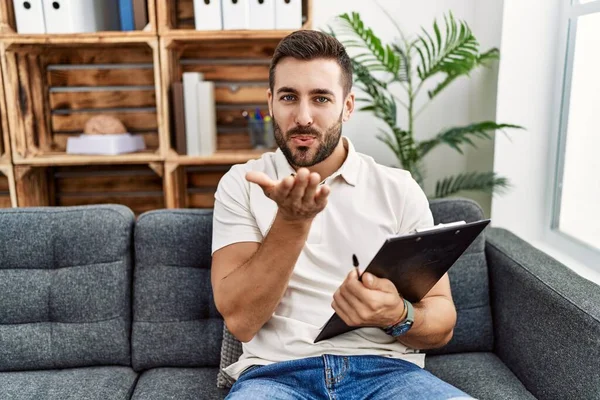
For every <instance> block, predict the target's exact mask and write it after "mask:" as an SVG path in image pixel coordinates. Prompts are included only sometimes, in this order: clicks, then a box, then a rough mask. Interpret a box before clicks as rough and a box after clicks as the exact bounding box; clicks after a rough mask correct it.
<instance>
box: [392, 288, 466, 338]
mask: <svg viewBox="0 0 600 400" xmlns="http://www.w3.org/2000/svg"><path fill="white" fill-rule="evenodd" d="M414 309H415V314H414V318H415V321H414V324H413V326H412V328H411V329H410V331H408V332H407V333H406V334H405V335H402V336H400V337H399V338H398V341H399V342H400V343H402V344H404V345H406V346H408V347H410V348H413V349H419V350H425V349H434V348H438V347H442V346H444V345H445V344H446V343H448V342H449V341H450V339H451V338H452V332H453V330H454V325H455V324H456V309H455V308H454V304H453V303H452V301H450V300H449V299H448V298H446V297H443V296H432V297H428V298H425V299H423V300H421V301H420V302H418V303H415V304H414Z"/></svg>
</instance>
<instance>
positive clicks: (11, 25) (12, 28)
mask: <svg viewBox="0 0 600 400" xmlns="http://www.w3.org/2000/svg"><path fill="white" fill-rule="evenodd" d="M147 11H148V24H147V25H146V26H145V27H144V29H142V30H137V31H100V32H91V33H70V34H61V35H54V34H35V35H33V34H19V33H18V32H17V24H16V20H15V9H14V4H13V1H12V0H4V1H1V2H0V37H10V38H13V37H17V39H18V40H20V39H21V38H22V39H25V40H44V39H51V40H52V39H54V38H65V40H69V43H71V42H75V41H78V40H82V38H83V39H86V38H88V39H89V38H94V37H97V38H108V39H109V40H111V39H114V38H116V37H118V36H130V37H135V36H143V35H156V32H157V29H156V26H157V21H156V5H155V0H148V1H147ZM26 37H29V38H31V39H26Z"/></svg>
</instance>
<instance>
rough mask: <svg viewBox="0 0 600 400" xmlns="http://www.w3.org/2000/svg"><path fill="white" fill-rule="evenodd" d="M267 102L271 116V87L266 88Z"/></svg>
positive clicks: (271, 115)
mask: <svg viewBox="0 0 600 400" xmlns="http://www.w3.org/2000/svg"><path fill="white" fill-rule="evenodd" d="M267 103H268V105H269V116H270V117H271V118H273V92H271V89H270V88H269V89H267Z"/></svg>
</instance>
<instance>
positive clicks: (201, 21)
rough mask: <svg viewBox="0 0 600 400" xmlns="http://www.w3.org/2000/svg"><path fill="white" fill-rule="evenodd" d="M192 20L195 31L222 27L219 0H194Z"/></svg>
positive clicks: (215, 29) (213, 29)
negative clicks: (194, 23) (194, 24)
mask: <svg viewBox="0 0 600 400" xmlns="http://www.w3.org/2000/svg"><path fill="white" fill-rule="evenodd" d="M194 20H195V22H196V30H197V31H218V30H221V29H223V13H222V12H221V0H194Z"/></svg>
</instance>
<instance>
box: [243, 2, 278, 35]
mask: <svg viewBox="0 0 600 400" xmlns="http://www.w3.org/2000/svg"><path fill="white" fill-rule="evenodd" d="M249 1H250V29H275V0H249Z"/></svg>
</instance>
